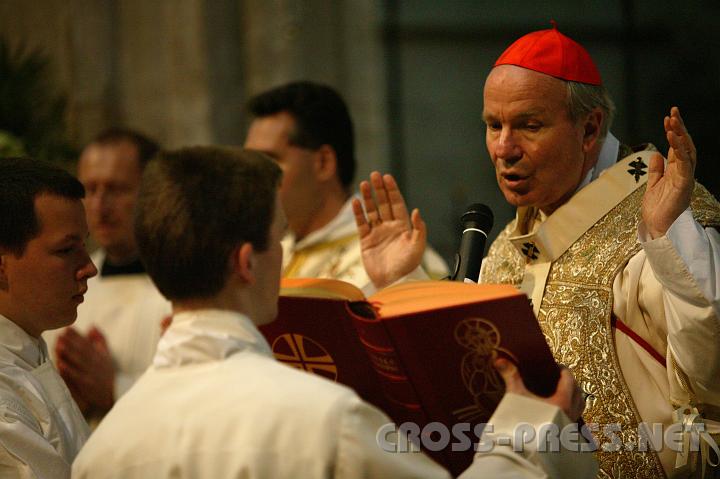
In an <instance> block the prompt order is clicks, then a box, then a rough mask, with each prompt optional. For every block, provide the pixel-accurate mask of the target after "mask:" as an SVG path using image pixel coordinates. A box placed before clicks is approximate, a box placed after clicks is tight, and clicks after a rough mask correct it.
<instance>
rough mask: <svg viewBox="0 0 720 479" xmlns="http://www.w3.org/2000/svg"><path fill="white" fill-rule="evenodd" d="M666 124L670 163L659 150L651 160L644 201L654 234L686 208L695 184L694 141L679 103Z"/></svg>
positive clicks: (663, 230)
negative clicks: (683, 118)
mask: <svg viewBox="0 0 720 479" xmlns="http://www.w3.org/2000/svg"><path fill="white" fill-rule="evenodd" d="M664 126H665V135H666V136H667V140H668V143H669V144H670V148H669V150H668V155H667V165H666V164H665V162H664V160H663V158H662V156H661V155H660V154H657V155H655V156H653V157H652V159H651V160H650V168H649V173H648V183H647V189H646V191H645V196H644V197H643V203H642V218H643V222H644V223H645V226H646V227H647V230H648V233H650V236H651V237H652V238H658V237H660V236H663V235H665V233H667V230H668V229H669V228H670V226H671V225H672V224H673V222H674V221H675V220H676V219H677V218H678V216H680V214H681V213H682V212H683V211H685V209H687V207H688V206H689V205H690V197H691V196H692V192H693V188H694V186H695V164H696V161H697V159H696V150H695V144H694V143H693V141H692V138H691V137H690V134H689V133H688V131H687V129H686V128H685V124H684V122H683V120H682V117H681V116H680V110H679V109H678V108H677V107H672V109H671V110H670V116H666V117H665V120H664Z"/></svg>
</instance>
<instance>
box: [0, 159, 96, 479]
mask: <svg viewBox="0 0 720 479" xmlns="http://www.w3.org/2000/svg"><path fill="white" fill-rule="evenodd" d="M84 195H85V192H84V190H83V187H82V185H81V184H80V183H79V182H78V181H77V180H76V179H75V178H73V177H72V176H71V175H70V174H68V173H67V172H66V171H64V170H62V169H60V168H57V167H54V166H50V165H47V164H44V163H40V162H36V161H33V160H30V159H27V158H0V476H2V477H8V478H11V477H12V478H14V477H38V478H69V477H70V463H71V462H72V460H73V459H74V458H75V455H76V454H77V452H78V451H79V450H80V447H81V446H82V445H83V443H84V442H85V440H86V439H87V435H88V428H87V424H86V423H85V420H84V419H83V417H82V415H81V414H80V411H79V410H78V408H77V406H76V405H75V402H74V401H73V399H72V396H71V395H70V392H69V391H68V389H67V387H66V386H65V384H64V383H63V381H62V379H61V378H60V376H58V374H57V372H56V371H55V369H54V368H53V366H52V363H51V362H50V361H49V359H48V352H47V348H46V346H45V342H44V341H43V340H42V338H41V336H40V335H41V333H42V332H43V331H47V330H50V329H55V328H60V327H62V326H67V325H69V324H71V323H72V322H73V321H75V317H76V315H77V307H78V305H79V304H80V303H82V302H83V295H84V294H85V292H86V291H87V281H88V279H89V278H91V277H92V276H95V275H96V274H97V269H96V268H95V266H94V265H93V263H92V261H90V257H89V256H88V254H87V251H86V250H85V239H86V237H87V234H88V228H87V223H86V221H85V210H84V209H83V205H82V202H81V199H82V198H83V196H84Z"/></svg>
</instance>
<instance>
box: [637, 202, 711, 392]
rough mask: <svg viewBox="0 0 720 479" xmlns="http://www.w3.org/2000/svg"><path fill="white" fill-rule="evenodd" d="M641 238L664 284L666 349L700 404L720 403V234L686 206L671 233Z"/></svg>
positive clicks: (642, 233) (641, 230)
mask: <svg viewBox="0 0 720 479" xmlns="http://www.w3.org/2000/svg"><path fill="white" fill-rule="evenodd" d="M638 236H639V239H640V241H641V243H642V248H643V250H644V252H645V254H646V256H647V261H648V262H649V264H650V266H651V268H652V271H653V275H654V278H655V279H656V280H657V281H658V282H659V283H660V285H661V286H662V290H663V292H662V297H663V306H664V310H665V319H666V322H667V341H668V349H669V351H670V352H671V353H672V356H673V357H674V359H675V361H676V362H677V365H678V366H679V367H680V369H682V371H683V372H684V373H685V375H686V376H687V378H688V379H689V380H690V383H691V384H690V385H691V387H692V389H693V392H694V393H695V394H696V396H697V399H698V400H699V401H700V402H710V403H713V404H718V402H719V401H720V383H718V381H717V378H718V375H720V319H719V318H718V312H719V311H720V289H719V288H720V280H719V278H720V267H719V265H720V235H718V233H717V231H715V230H714V229H712V228H708V229H703V228H702V227H701V226H700V225H699V224H698V223H697V222H696V221H695V220H694V218H693V217H692V213H691V211H690V210H689V209H688V210H686V211H685V212H683V213H682V214H681V215H680V216H679V217H678V219H677V220H676V221H675V222H674V223H673V224H672V226H671V227H670V229H669V230H668V232H667V234H666V235H665V236H663V237H660V238H656V239H649V238H648V236H647V233H646V231H645V228H644V225H642V223H641V224H640V227H639V228H638Z"/></svg>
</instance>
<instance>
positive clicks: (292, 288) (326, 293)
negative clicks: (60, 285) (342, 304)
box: [280, 278, 365, 301]
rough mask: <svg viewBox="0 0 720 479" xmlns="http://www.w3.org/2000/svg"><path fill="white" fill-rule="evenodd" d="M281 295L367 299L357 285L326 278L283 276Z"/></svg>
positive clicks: (352, 299)
mask: <svg viewBox="0 0 720 479" xmlns="http://www.w3.org/2000/svg"><path fill="white" fill-rule="evenodd" d="M280 296H294V297H305V298H325V299H341V300H347V301H365V295H364V294H363V292H362V291H361V290H360V289H359V288H357V287H356V286H355V285H352V284H350V283H346V282H345V281H340V280H337V279H324V278H283V279H282V281H281V282H280Z"/></svg>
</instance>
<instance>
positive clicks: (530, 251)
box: [522, 243, 540, 259]
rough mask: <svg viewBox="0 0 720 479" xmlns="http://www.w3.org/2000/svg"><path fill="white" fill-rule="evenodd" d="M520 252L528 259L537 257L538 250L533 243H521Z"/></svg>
mask: <svg viewBox="0 0 720 479" xmlns="http://www.w3.org/2000/svg"><path fill="white" fill-rule="evenodd" d="M522 252H523V254H524V255H525V256H527V257H528V258H529V259H537V257H538V253H539V252H540V250H539V249H537V246H535V243H523V247H522Z"/></svg>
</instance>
